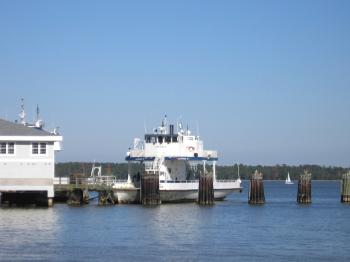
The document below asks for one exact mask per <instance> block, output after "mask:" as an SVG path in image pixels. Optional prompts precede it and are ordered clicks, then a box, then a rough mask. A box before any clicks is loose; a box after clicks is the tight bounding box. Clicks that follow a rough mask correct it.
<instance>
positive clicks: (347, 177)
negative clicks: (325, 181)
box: [340, 172, 350, 203]
mask: <svg viewBox="0 0 350 262" xmlns="http://www.w3.org/2000/svg"><path fill="white" fill-rule="evenodd" d="M340 201H341V202H342V203H350V172H348V173H346V174H344V175H343V177H342V181H341V198H340Z"/></svg>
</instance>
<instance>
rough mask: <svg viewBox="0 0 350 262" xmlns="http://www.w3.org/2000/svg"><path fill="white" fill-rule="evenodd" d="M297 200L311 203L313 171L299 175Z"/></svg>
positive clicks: (302, 202)
mask: <svg viewBox="0 0 350 262" xmlns="http://www.w3.org/2000/svg"><path fill="white" fill-rule="evenodd" d="M297 202H298V203H299V204H311V173H308V172H307V171H304V174H301V175H300V177H299V181H298V196H297Z"/></svg>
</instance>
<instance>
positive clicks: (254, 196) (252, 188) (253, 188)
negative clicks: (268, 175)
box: [248, 170, 265, 205]
mask: <svg viewBox="0 0 350 262" xmlns="http://www.w3.org/2000/svg"><path fill="white" fill-rule="evenodd" d="M248 203H249V204H251V205H257V204H258V205H261V204H264V203H265V192H264V183H263V174H262V173H259V172H258V170H255V172H254V174H252V176H251V178H250V185H249V200H248Z"/></svg>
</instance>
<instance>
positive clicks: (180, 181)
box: [159, 180, 198, 184]
mask: <svg viewBox="0 0 350 262" xmlns="http://www.w3.org/2000/svg"><path fill="white" fill-rule="evenodd" d="M159 182H160V183H172V184H174V183H198V180H160V181H159Z"/></svg>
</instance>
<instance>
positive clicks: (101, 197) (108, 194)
mask: <svg viewBox="0 0 350 262" xmlns="http://www.w3.org/2000/svg"><path fill="white" fill-rule="evenodd" d="M117 203H118V199H117V198H116V197H115V195H114V192H113V190H102V191H100V192H98V204H99V205H107V204H111V205H115V204H117Z"/></svg>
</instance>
